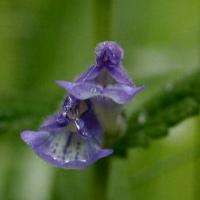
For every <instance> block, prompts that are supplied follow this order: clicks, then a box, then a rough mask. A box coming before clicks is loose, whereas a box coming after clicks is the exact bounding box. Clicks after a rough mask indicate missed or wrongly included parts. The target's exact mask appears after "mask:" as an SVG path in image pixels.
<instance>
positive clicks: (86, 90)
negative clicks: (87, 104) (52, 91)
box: [56, 81, 103, 99]
mask: <svg viewBox="0 0 200 200" xmlns="http://www.w3.org/2000/svg"><path fill="white" fill-rule="evenodd" d="M56 82H57V84H58V85H60V86H61V87H63V88H64V89H66V90H67V91H68V92H69V93H70V94H71V95H73V96H75V97H76V98H78V99H89V98H91V97H93V96H98V95H101V94H102V92H103V87H102V86H101V85H98V84H94V83H87V82H86V83H73V82H68V81H56Z"/></svg>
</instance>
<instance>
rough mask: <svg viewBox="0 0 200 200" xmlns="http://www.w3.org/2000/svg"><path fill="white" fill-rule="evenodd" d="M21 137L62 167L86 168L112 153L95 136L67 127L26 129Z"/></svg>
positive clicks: (37, 152) (55, 164)
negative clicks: (102, 146)
mask: <svg viewBox="0 0 200 200" xmlns="http://www.w3.org/2000/svg"><path fill="white" fill-rule="evenodd" d="M21 137H22V139H23V140H24V142H25V143H27V144H28V145H29V146H30V147H31V148H32V149H33V151H34V152H35V153H36V154H37V155H39V157H41V158H42V159H44V160H45V161H47V162H48V163H50V164H52V165H54V166H57V167H61V168H68V169H82V168H86V167H88V166H89V165H91V164H92V163H94V162H95V161H97V160H98V159H100V158H103V157H106V156H109V155H110V154H112V150H111V149H101V147H100V144H99V143H98V142H97V141H96V140H95V139H94V138H93V139H91V138H90V139H85V138H82V137H79V136H78V135H77V134H76V133H73V132H70V131H68V130H67V129H65V128H59V129H52V131H50V130H40V131H38V132H34V131H24V132H22V134H21Z"/></svg>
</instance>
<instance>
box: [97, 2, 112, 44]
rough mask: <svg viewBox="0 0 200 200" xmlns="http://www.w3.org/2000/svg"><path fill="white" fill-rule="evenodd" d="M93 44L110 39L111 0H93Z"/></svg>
mask: <svg viewBox="0 0 200 200" xmlns="http://www.w3.org/2000/svg"><path fill="white" fill-rule="evenodd" d="M93 5H94V9H93V10H94V35H95V41H94V42H95V44H96V43H97V42H100V41H104V40H110V39H111V29H112V26H111V24H112V0H94V4H93Z"/></svg>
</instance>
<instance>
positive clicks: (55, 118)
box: [21, 42, 144, 169]
mask: <svg viewBox="0 0 200 200" xmlns="http://www.w3.org/2000/svg"><path fill="white" fill-rule="evenodd" d="M123 55H124V53H123V50H122V48H121V47H120V46H119V45H118V44H116V43H115V42H102V43H100V44H99V45H98V46H97V48H96V63H95V64H94V65H92V66H91V67H90V68H89V69H88V70H86V72H85V73H83V74H82V75H80V76H79V77H78V78H77V79H76V81H75V82H68V81H57V83H58V84H59V85H60V86H61V87H63V88H65V89H66V90H67V91H68V93H69V94H68V96H67V97H66V98H65V99H64V102H63V105H62V107H61V109H60V111H59V112H57V113H55V114H53V115H52V116H50V117H49V118H47V120H45V122H44V123H43V124H42V125H41V126H40V128H39V130H38V131H29V130H27V131H23V132H22V133H21V137H22V139H23V141H24V142H25V143H27V144H28V145H29V146H30V147H31V148H32V150H33V151H34V152H35V153H36V154H37V155H38V156H39V157H41V158H42V159H43V160H45V161H47V162H48V163H50V164H52V165H54V166H57V167H61V168H66V169H83V168H86V167H88V166H89V165H91V164H92V163H94V162H96V161H97V160H98V159H100V158H103V157H106V156H109V155H111V154H112V152H113V150H112V149H106V148H105V149H104V148H103V147H104V146H109V145H105V144H109V142H107V141H105V140H108V137H105V136H106V135H108V134H110V133H113V132H114V133H115V134H116V133H117V134H118V133H119V132H122V131H123V127H124V124H123V122H124V121H123V120H122V118H123V117H122V116H123V115H122V105H123V104H125V103H128V102H129V101H130V100H131V99H132V98H133V97H134V96H135V95H136V94H137V93H138V92H140V91H141V90H142V89H143V88H144V86H143V85H141V86H139V87H136V86H135V84H134V83H133V82H132V80H131V79H130V78H129V76H128V74H127V73H126V71H125V70H124V67H123V66H122V59H123ZM112 135H113V134H112ZM114 137H116V135H114Z"/></svg>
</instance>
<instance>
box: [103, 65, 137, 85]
mask: <svg viewBox="0 0 200 200" xmlns="http://www.w3.org/2000/svg"><path fill="white" fill-rule="evenodd" d="M107 69H108V71H109V72H110V75H111V76H112V77H113V78H114V79H115V80H116V82H117V83H120V84H125V85H129V86H133V82H132V80H131V79H130V78H129V76H128V74H127V72H126V71H125V69H124V67H123V66H121V65H119V66H108V67H107Z"/></svg>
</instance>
